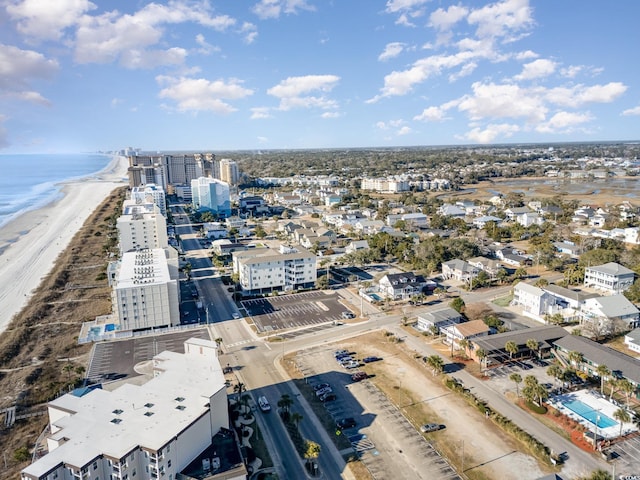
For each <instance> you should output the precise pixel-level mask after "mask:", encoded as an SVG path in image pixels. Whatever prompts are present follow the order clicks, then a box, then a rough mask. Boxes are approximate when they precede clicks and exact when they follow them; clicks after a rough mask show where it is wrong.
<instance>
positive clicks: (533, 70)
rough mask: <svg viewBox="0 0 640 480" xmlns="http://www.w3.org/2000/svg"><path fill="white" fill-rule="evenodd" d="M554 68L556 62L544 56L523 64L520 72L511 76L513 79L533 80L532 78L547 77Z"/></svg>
mask: <svg viewBox="0 0 640 480" xmlns="http://www.w3.org/2000/svg"><path fill="white" fill-rule="evenodd" d="M555 70H556V63H555V62H553V61H551V60H547V59H544V58H539V59H538V60H534V61H533V62H531V63H527V64H525V65H523V67H522V72H521V73H520V74H519V75H516V76H515V77H513V78H514V79H515V80H533V79H534V78H541V77H548V76H549V75H551V74H552V73H553V72H555Z"/></svg>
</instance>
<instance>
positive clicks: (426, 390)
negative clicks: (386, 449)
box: [332, 332, 550, 480]
mask: <svg viewBox="0 0 640 480" xmlns="http://www.w3.org/2000/svg"><path fill="white" fill-rule="evenodd" d="M332 348H333V347H332ZM335 348H336V349H337V348H346V349H349V350H354V351H356V352H357V353H358V358H363V357H366V356H370V355H375V356H380V357H383V359H384V360H382V361H379V362H374V363H369V364H365V365H364V366H363V367H362V368H361V370H364V371H366V372H367V373H369V374H370V375H372V377H371V378H370V379H369V380H367V381H369V382H372V383H373V384H375V385H376V386H377V387H378V388H379V389H380V390H381V391H383V392H384V393H385V395H386V396H387V398H388V399H389V400H390V403H391V404H393V405H395V406H397V408H398V409H399V410H400V411H401V412H402V414H403V415H404V417H405V418H407V419H408V420H409V421H410V422H411V423H412V424H413V425H414V427H416V428H417V429H418V428H419V427H420V426H421V425H423V424H425V423H441V424H444V425H446V428H445V429H443V430H440V431H438V432H434V433H430V434H426V437H427V439H428V440H429V441H430V442H431V443H432V444H433V445H434V447H435V448H436V449H437V450H438V451H439V452H440V453H441V454H442V455H443V456H444V457H445V458H447V460H448V461H449V463H450V464H451V465H452V466H454V467H455V468H456V469H457V470H458V472H460V469H462V468H463V469H464V476H465V477H466V478H469V479H478V480H479V479H495V478H519V479H524V480H527V479H531V480H533V479H536V478H539V477H541V476H543V475H545V474H546V473H549V471H550V470H549V468H547V467H546V466H544V465H541V464H539V462H538V461H537V460H536V459H535V458H533V457H532V456H530V455H528V454H525V453H522V451H523V447H522V446H521V445H520V444H518V442H516V441H515V440H513V439H512V438H511V437H509V436H508V435H506V434H504V433H503V432H502V430H500V429H499V428H498V427H496V426H495V425H494V424H493V423H492V422H491V421H490V420H487V419H486V418H485V417H484V416H483V415H482V414H480V413H479V412H478V411H477V410H475V409H474V408H472V407H470V406H469V405H468V404H467V403H466V402H465V401H464V400H463V399H462V398H461V397H459V396H458V395H457V394H455V393H453V392H451V391H450V390H449V389H447V388H446V387H445V386H444V385H443V383H442V378H441V377H440V376H433V375H432V374H431V372H430V370H429V369H427V368H426V367H425V366H424V362H422V360H417V359H415V358H412V357H411V356H410V355H409V354H407V353H406V352H405V349H403V344H402V343H394V342H390V341H388V338H387V337H385V336H384V335H383V334H382V333H380V332H375V333H371V334H368V335H365V336H362V337H357V338H355V339H351V340H350V341H347V342H343V343H341V344H339V345H338V344H336V345H335ZM354 387H355V386H354ZM358 387H359V386H358ZM358 390H359V388H353V387H352V388H350V391H351V393H352V394H353V395H354V396H355V397H356V399H358V396H359V395H361V394H362V392H359V391H358ZM359 401H360V400H359ZM360 403H361V405H362V406H363V408H364V410H363V415H366V414H371V415H374V416H379V417H380V419H382V418H384V417H383V415H378V414H380V413H381V412H376V411H373V410H372V411H370V412H369V411H367V409H366V407H367V405H366V398H363V400H361V401H360ZM375 423H376V422H373V423H372V425H371V426H374V425H373V424H375ZM383 430H386V429H384V428H383ZM370 435H371V438H372V440H373V441H374V442H376V439H375V438H374V435H375V430H372V432H371V433H370ZM384 440H389V439H384ZM395 440H398V442H400V441H401V440H403V439H394V442H395ZM394 442H391V443H394ZM377 446H378V443H377V442H376V447H377ZM381 447H383V445H381ZM463 451H464V452H463ZM381 454H382V452H381ZM514 472H517V474H514ZM358 478H370V477H367V476H358Z"/></svg>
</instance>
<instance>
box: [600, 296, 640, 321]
mask: <svg viewBox="0 0 640 480" xmlns="http://www.w3.org/2000/svg"><path fill="white" fill-rule="evenodd" d="M593 301H594V302H597V303H598V304H600V310H601V311H602V313H604V314H605V315H606V316H607V318H615V317H625V316H627V315H633V314H634V313H635V314H637V313H638V309H637V308H636V306H635V305H634V304H633V303H631V302H630V301H629V300H628V299H627V297H625V296H624V295H622V294H618V295H611V296H608V297H598V298H595V299H594V300H593Z"/></svg>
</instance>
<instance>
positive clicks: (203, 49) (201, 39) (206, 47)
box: [196, 33, 220, 55]
mask: <svg viewBox="0 0 640 480" xmlns="http://www.w3.org/2000/svg"><path fill="white" fill-rule="evenodd" d="M196 43H197V44H198V45H200V48H199V49H198V53H201V54H203V55H209V54H210V53H211V52H219V51H220V47H216V46H215V45H211V44H210V43H209V42H207V39H206V38H205V36H204V35H202V34H201V33H198V34H197V35H196Z"/></svg>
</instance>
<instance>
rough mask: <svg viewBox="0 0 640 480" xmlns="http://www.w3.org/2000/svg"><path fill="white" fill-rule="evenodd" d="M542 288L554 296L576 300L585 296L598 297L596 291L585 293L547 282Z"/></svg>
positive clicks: (579, 300)
mask: <svg viewBox="0 0 640 480" xmlns="http://www.w3.org/2000/svg"><path fill="white" fill-rule="evenodd" d="M541 288H542V290H546V291H547V292H549V293H550V294H552V295H553V296H556V297H564V298H569V299H571V300H574V301H576V302H580V303H582V302H584V301H585V300H586V299H587V298H594V297H598V296H599V295H598V294H597V293H585V292H577V291H575V290H570V289H568V288H564V287H561V286H560V285H555V284H553V283H552V284H549V285H545V286H544V287H541Z"/></svg>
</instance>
